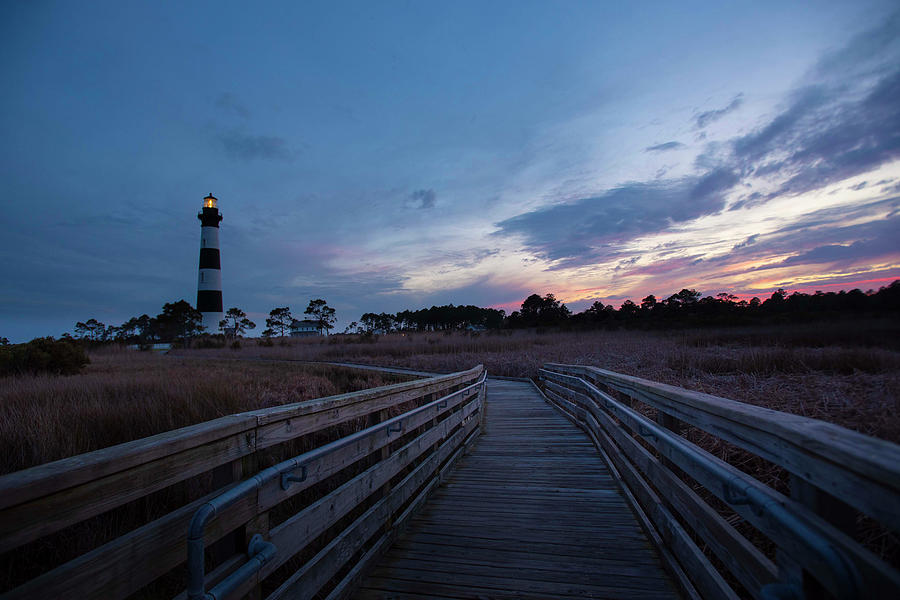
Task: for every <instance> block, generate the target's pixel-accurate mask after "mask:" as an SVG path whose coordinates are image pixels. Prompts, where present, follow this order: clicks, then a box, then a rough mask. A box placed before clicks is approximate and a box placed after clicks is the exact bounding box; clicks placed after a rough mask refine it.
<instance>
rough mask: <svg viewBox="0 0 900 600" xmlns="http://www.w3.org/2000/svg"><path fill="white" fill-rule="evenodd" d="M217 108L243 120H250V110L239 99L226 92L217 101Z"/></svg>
mask: <svg viewBox="0 0 900 600" xmlns="http://www.w3.org/2000/svg"><path fill="white" fill-rule="evenodd" d="M216 107H217V108H220V109H222V110H223V111H225V112H228V113H233V114H235V115H237V116H239V117H241V118H243V119H249V118H250V109H248V108H247V107H246V106H244V105H243V104H241V103H240V102H239V101H238V99H237V97H236V96H235V95H234V94H232V93H230V92H225V93H224V94H222V95H221V96H219V98H218V99H217V100H216Z"/></svg>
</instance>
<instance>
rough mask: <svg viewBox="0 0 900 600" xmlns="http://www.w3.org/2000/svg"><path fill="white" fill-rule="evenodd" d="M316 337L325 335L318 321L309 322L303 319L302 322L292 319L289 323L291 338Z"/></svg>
mask: <svg viewBox="0 0 900 600" xmlns="http://www.w3.org/2000/svg"><path fill="white" fill-rule="evenodd" d="M316 335H325V332H324V331H323V330H322V327H320V326H319V322H318V321H310V320H309V319H303V320H302V321H298V320H297V319H294V320H293V321H291V337H311V336H316Z"/></svg>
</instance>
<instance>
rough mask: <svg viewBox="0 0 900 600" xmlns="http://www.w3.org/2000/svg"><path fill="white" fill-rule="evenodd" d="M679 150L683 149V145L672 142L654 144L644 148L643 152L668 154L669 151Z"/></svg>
mask: <svg viewBox="0 0 900 600" xmlns="http://www.w3.org/2000/svg"><path fill="white" fill-rule="evenodd" d="M679 148H684V144H682V143H681V142H674V141H673V142H665V143H663V144H656V145H655V146H647V147H646V148H644V152H668V151H669V150H678V149H679Z"/></svg>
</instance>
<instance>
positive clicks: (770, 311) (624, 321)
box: [505, 280, 900, 329]
mask: <svg viewBox="0 0 900 600" xmlns="http://www.w3.org/2000/svg"><path fill="white" fill-rule="evenodd" d="M898 310H900V280H898V281H894V282H893V283H891V284H890V285H889V286H886V287H882V288H880V289H879V290H878V291H877V292H876V291H874V290H869V291H867V292H863V291H861V290H859V289H853V290H849V291H844V290H841V291H839V292H815V293H813V294H807V293H803V292H793V293H790V294H789V293H787V292H786V291H785V290H783V289H778V290H776V291H775V292H773V293H772V295H771V296H770V297H769V298H766V299H765V300H760V299H759V298H751V299H750V300H741V299H739V298H738V297H737V296H735V295H733V294H730V293H727V292H723V293H720V294H716V295H715V296H703V295H702V294H701V293H700V292H698V291H697V290H694V289H688V288H685V289H682V290H681V291H680V292H678V293H676V294H672V295H671V296H668V297H667V298H664V299H657V298H656V296H654V295H652V294H651V295H649V296H647V297H645V298H643V299H642V300H641V301H640V303H637V302H634V301H633V300H625V301H624V302H623V303H622V304H621V305H620V306H619V308H618V309H616V308H615V306H613V305H612V304H604V303H603V302H600V301H597V302H594V303H593V304H592V305H591V306H590V307H588V308H587V309H586V310H584V311H582V312H580V313H576V314H572V313H571V312H570V311H569V309H568V308H567V307H566V305H565V304H562V303H561V302H559V301H558V300H557V299H556V298H555V297H554V296H553V294H547V295H546V296H543V297H541V296H539V295H537V294H532V295H531V296H529V297H528V298H527V299H526V300H525V302H523V303H522V307H521V310H519V311H515V312H513V313H512V314H511V315H509V316H508V317H507V318H506V321H505V325H506V327H510V328H524V327H548V326H549V327H552V326H562V327H566V328H572V329H596V328H616V327H647V328H665V327H679V326H691V327H695V326H703V325H741V324H753V323H761V322H773V321H776V322H777V321H784V320H786V319H800V320H815V319H824V318H839V317H844V316H858V315H862V314H882V313H885V312H896V311H898Z"/></svg>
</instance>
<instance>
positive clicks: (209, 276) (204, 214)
mask: <svg viewBox="0 0 900 600" xmlns="http://www.w3.org/2000/svg"><path fill="white" fill-rule="evenodd" d="M197 218H198V219H200V275H199V278H198V281H197V310H199V311H200V313H201V314H202V315H203V327H205V329H204V331H205V332H206V333H216V332H217V331H218V330H219V321H221V320H222V319H223V318H224V315H223V313H222V266H221V262H220V259H219V222H220V221H221V220H222V215H220V214H219V209H218V199H217V198H216V197H215V196H213V195H212V194H210V195H209V196H207V197H206V198H204V199H203V210H202V211H201V212H200V213H199V214H198V215H197Z"/></svg>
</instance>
